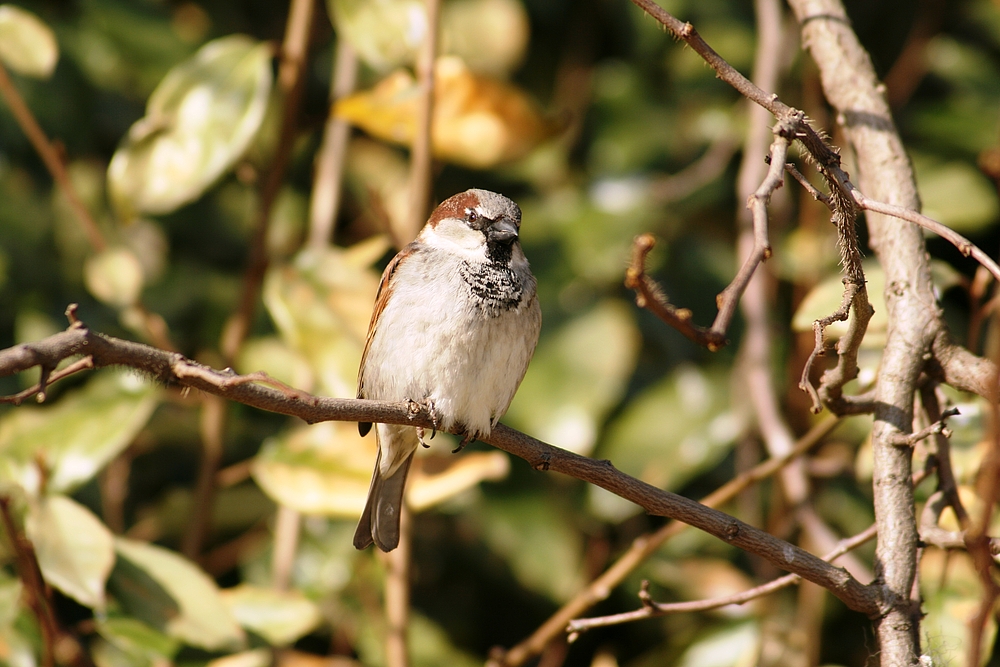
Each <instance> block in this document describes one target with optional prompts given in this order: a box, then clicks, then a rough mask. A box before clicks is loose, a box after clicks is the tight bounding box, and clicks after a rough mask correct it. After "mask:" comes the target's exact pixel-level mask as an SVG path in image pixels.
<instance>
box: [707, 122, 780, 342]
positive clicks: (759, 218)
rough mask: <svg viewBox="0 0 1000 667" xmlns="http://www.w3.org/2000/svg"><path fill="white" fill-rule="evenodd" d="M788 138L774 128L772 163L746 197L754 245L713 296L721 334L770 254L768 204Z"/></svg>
mask: <svg viewBox="0 0 1000 667" xmlns="http://www.w3.org/2000/svg"><path fill="white" fill-rule="evenodd" d="M788 144H789V139H788V136H787V134H786V133H785V130H784V129H781V128H777V129H776V130H775V137H774V141H773V142H772V143H771V151H770V158H771V164H770V166H769V167H768V171H767V176H765V177H764V180H763V181H762V182H761V184H760V186H759V187H758V188H757V189H756V190H755V191H754V192H753V194H751V195H750V196H749V197H748V198H747V208H748V209H750V212H751V215H752V217H753V248H752V250H751V251H750V254H749V255H747V258H746V260H744V262H743V266H741V267H740V270H739V271H738V272H737V274H736V277H735V278H733V280H732V282H731V283H729V285H728V286H726V288H725V289H724V290H722V292H721V293H720V294H719V295H718V296H717V297H716V298H715V300H716V303H717V304H718V306H719V312H718V314H717V315H716V316H715V321H714V322H712V332H713V333H715V334H716V335H719V336H722V335H724V334H725V332H726V331H727V330H728V329H729V324H730V323H731V322H732V320H733V315H735V314H736V306H737V304H738V303H739V300H740V297H741V296H743V292H744V291H745V290H746V288H747V285H749V284H750V279H751V278H752V277H753V275H754V272H755V271H756V270H757V267H758V266H759V265H760V263H761V262H763V261H764V260H766V259H767V258H769V257H770V256H771V242H770V240H769V237H768V220H767V206H768V204H769V203H770V201H771V195H772V194H774V191H775V190H777V189H778V188H780V187H781V186H782V184H783V183H784V180H783V175H784V166H783V165H784V164H785V155H786V154H787V153H788Z"/></svg>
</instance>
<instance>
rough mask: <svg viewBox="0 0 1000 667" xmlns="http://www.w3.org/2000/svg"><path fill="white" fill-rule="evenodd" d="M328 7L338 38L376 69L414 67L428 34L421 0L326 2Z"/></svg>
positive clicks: (425, 12)
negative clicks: (342, 38) (402, 66)
mask: <svg viewBox="0 0 1000 667" xmlns="http://www.w3.org/2000/svg"><path fill="white" fill-rule="evenodd" d="M326 6H327V11H328V12H329V14H330V17H331V19H332V21H333V25H334V27H335V28H336V29H337V34H338V35H343V36H344V38H345V39H347V41H349V42H350V43H351V46H353V47H354V48H355V49H356V50H357V52H358V56H360V57H361V59H362V60H364V61H365V62H366V63H367V64H368V65H371V66H372V67H374V68H375V69H379V70H383V71H384V70H387V69H389V68H390V67H395V66H397V65H406V64H411V63H412V62H413V59H414V56H415V55H416V53H417V49H418V48H419V46H420V45H421V44H422V43H423V41H424V35H426V34H427V9H426V7H425V6H424V3H423V2H422V1H421V0H327V3H326Z"/></svg>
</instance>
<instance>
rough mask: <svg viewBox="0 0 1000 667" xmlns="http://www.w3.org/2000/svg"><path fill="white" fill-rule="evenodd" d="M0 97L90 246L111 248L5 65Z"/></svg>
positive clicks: (0, 68)
mask: <svg viewBox="0 0 1000 667" xmlns="http://www.w3.org/2000/svg"><path fill="white" fill-rule="evenodd" d="M0 95H3V98H4V101H5V102H7V106H8V107H10V110H11V113H12V114H13V115H14V119H15V120H16V121H17V124H18V125H19V126H20V127H21V131H22V132H24V134H25V135H26V136H27V137H28V140H29V141H31V145H32V146H33V147H34V148H35V152H37V153H38V156H39V157H40V158H42V162H44V163H45V168H46V169H48V171H49V174H50V175H51V176H52V179H53V180H54V181H55V182H56V185H58V186H59V189H60V190H61V191H62V193H63V196H64V197H66V201H67V202H69V205H70V207H71V208H72V209H73V212H74V213H76V218H77V220H79V221H80V225H81V226H82V227H83V231H84V234H86V236H87V241H89V242H90V246H91V247H92V248H93V249H94V250H96V251H97V252H101V251H103V250H104V249H106V248H107V247H108V244H107V241H105V240H104V236H103V235H102V234H101V229H100V227H98V226H97V223H96V222H95V221H94V217H93V216H92V215H91V214H90V211H89V210H87V207H86V205H85V204H84V203H83V200H81V199H80V197H79V195H77V193H76V189H75V188H74V187H73V183H72V182H71V181H70V180H69V173H67V171H66V165H65V164H64V163H63V159H62V156H61V155H60V154H59V151H58V150H56V147H55V146H54V145H53V144H52V142H51V141H49V138H48V137H47V136H46V135H45V131H44V130H43V129H42V128H41V126H40V125H39V124H38V121H37V120H35V116H34V114H32V113H31V109H29V108H28V105H27V104H25V102H24V98H23V97H21V94H20V93H19V92H18V91H17V87H16V86H15V85H14V82H13V81H11V78H10V75H9V74H7V70H6V69H5V68H4V66H3V63H0Z"/></svg>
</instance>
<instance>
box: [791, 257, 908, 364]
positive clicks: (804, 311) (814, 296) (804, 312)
mask: <svg viewBox="0 0 1000 667" xmlns="http://www.w3.org/2000/svg"><path fill="white" fill-rule="evenodd" d="M864 271H865V279H866V280H867V284H866V287H867V289H868V302H869V303H870V304H871V305H872V308H874V309H875V314H874V315H872V318H871V320H870V321H869V322H868V331H867V332H866V334H865V339H864V342H863V343H862V345H863V346H864V347H865V348H869V349H871V348H879V347H882V346H883V345H884V344H885V333H886V329H887V327H888V325H889V319H888V316H887V315H886V309H885V299H884V297H883V296H882V294H883V292H885V272H884V271H883V270H882V267H881V266H879V265H878V263H877V262H875V261H874V260H869V261H866V262H865V263H864ZM843 300H844V282H843V275H842V274H841V273H840V272H837V273H835V274H833V275H831V276H829V277H828V278H826V279H825V280H823V281H822V282H821V283H819V284H817V285H816V286H815V287H813V288H812V290H810V291H809V293H808V294H806V296H805V298H804V299H802V302H801V303H800V304H799V308H798V310H796V311H795V316H794V317H793V318H792V330H793V331H808V332H811V331H812V330H813V322H815V321H816V320H820V319H823V318H824V317H829V316H830V315H832V314H833V313H834V312H836V311H837V309H839V308H840V304H841V302H842V301H843ZM847 326H848V323H847V322H834V323H833V324H831V325H830V326H828V327H827V328H826V330H825V331H826V339H827V340H828V341H835V340H837V339H838V338H840V337H841V336H843V335H844V334H845V333H846V332H847Z"/></svg>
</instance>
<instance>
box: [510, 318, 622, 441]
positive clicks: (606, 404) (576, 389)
mask: <svg viewBox="0 0 1000 667" xmlns="http://www.w3.org/2000/svg"><path fill="white" fill-rule="evenodd" d="M638 353H639V330H638V328H637V327H636V325H635V316H634V314H633V311H632V310H631V309H630V308H629V307H628V306H627V305H626V304H625V303H624V302H621V301H613V300H607V301H604V302H601V303H600V304H598V305H597V306H596V307H594V308H593V309H591V310H590V311H588V312H586V313H584V314H583V315H581V316H580V317H577V318H575V319H573V320H571V321H570V322H569V323H567V324H566V325H564V326H563V327H562V328H561V329H560V330H558V331H556V332H554V333H550V334H549V335H548V336H547V337H546V338H545V339H544V340H543V341H542V343H541V345H540V346H539V349H538V350H537V351H536V352H535V356H534V358H533V359H532V361H531V365H530V366H529V367H528V372H527V374H526V375H525V378H524V382H522V383H521V387H520V389H519V390H518V393H517V395H516V396H515V398H514V402H513V404H512V405H511V409H510V412H509V420H510V421H511V423H515V424H517V425H518V427H519V428H521V430H524V431H527V432H528V433H531V434H532V435H534V436H536V437H538V438H541V439H542V440H545V441H547V442H551V443H553V444H556V445H558V446H559V447H562V448H564V449H569V450H571V451H574V452H577V453H580V454H589V453H590V451H591V450H592V449H593V447H594V444H595V442H596V440H597V432H598V429H599V428H600V426H601V424H603V422H604V419H605V418H606V417H607V415H608V413H609V412H610V410H611V409H612V408H613V407H614V406H615V404H617V402H618V401H619V400H621V397H622V394H623V393H624V391H625V386H626V383H627V382H628V378H629V377H630V376H631V375H632V371H633V370H634V368H635V363H636V358H637V355H638Z"/></svg>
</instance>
